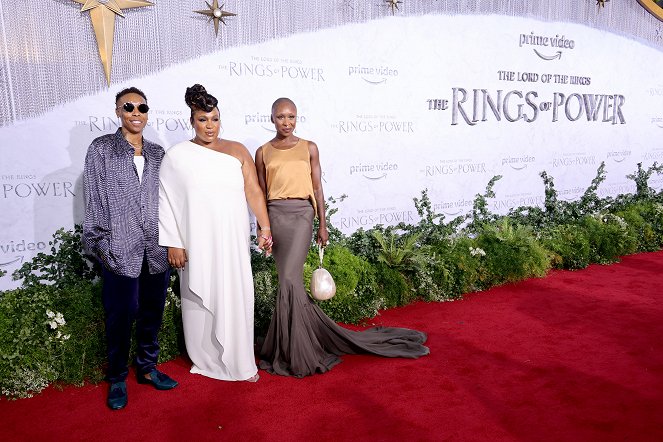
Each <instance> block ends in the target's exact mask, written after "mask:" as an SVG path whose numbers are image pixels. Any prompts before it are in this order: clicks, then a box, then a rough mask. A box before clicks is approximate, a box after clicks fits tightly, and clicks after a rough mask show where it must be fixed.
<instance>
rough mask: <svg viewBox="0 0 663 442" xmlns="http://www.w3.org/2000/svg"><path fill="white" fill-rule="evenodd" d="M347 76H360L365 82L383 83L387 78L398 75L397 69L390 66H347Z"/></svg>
mask: <svg viewBox="0 0 663 442" xmlns="http://www.w3.org/2000/svg"><path fill="white" fill-rule="evenodd" d="M348 76H349V77H356V76H358V77H360V78H361V79H362V80H364V81H365V82H366V83H370V84H383V83H386V82H387V79H389V78H395V77H398V70H397V69H394V68H392V67H390V66H374V67H369V66H362V65H356V66H348Z"/></svg>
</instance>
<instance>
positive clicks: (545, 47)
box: [518, 31, 576, 61]
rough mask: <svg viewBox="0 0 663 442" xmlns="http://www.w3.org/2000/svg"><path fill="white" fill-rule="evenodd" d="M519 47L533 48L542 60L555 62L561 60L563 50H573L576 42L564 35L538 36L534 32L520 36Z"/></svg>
mask: <svg viewBox="0 0 663 442" xmlns="http://www.w3.org/2000/svg"><path fill="white" fill-rule="evenodd" d="M518 45H519V46H520V47H521V48H522V47H531V48H532V51H533V52H534V54H536V56H537V57H539V58H540V59H541V60H545V61H553V60H561V58H562V54H563V52H564V51H563V50H566V49H568V50H572V49H573V48H575V46H576V43H575V41H573V40H571V39H569V38H566V36H564V34H562V35H559V34H555V35H554V36H553V35H538V34H535V33H534V31H532V32H530V33H529V34H520V36H519V37H518Z"/></svg>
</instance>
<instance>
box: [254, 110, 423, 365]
mask: <svg viewBox="0 0 663 442" xmlns="http://www.w3.org/2000/svg"><path fill="white" fill-rule="evenodd" d="M272 122H273V123H274V126H275V127H276V136H275V137H274V138H273V139H272V140H270V141H269V142H267V143H265V144H264V145H263V146H261V147H260V148H258V150H257V151H256V155H255V164H256V168H257V171H258V181H259V183H260V186H261V187H262V189H263V192H264V194H265V195H266V198H267V210H268V213H269V220H270V224H271V226H270V227H271V232H272V237H273V238H274V245H273V247H272V251H273V253H274V259H275V261H276V269H277V271H278V275H279V290H278V294H277V298H276V308H275V310H274V315H273V316H272V320H271V323H270V325H269V330H268V332H267V336H266V337H265V342H264V343H263V345H262V348H261V350H260V359H261V360H260V368H262V369H265V370H267V371H268V372H270V373H273V374H280V375H284V376H296V377H303V376H308V375H312V374H315V373H316V372H317V373H324V372H326V371H328V370H329V369H331V368H332V367H333V366H334V365H336V364H338V363H339V362H341V360H340V358H339V356H340V355H343V354H358V353H371V354H376V355H380V356H388V357H408V358H417V357H419V356H423V355H426V354H428V352H429V351H428V348H427V347H425V346H424V345H423V343H424V342H425V341H426V334H424V333H422V332H419V331H416V330H409V329H403V328H392V327H377V328H373V329H369V330H366V331H363V332H356V331H352V330H347V329H345V328H343V327H340V326H339V325H337V324H336V323H335V322H334V321H332V320H331V319H330V318H329V317H327V315H325V314H324V312H323V311H322V310H321V309H320V308H319V307H318V306H317V305H316V304H315V303H314V302H313V301H312V300H311V299H310V298H309V297H308V295H307V293H306V289H305V288H304V281H303V271H304V262H305V261H306V255H307V254H308V251H309V248H310V246H311V237H312V229H313V218H314V217H315V216H316V215H317V217H318V219H319V228H318V232H317V242H318V243H319V244H321V245H323V246H324V245H326V244H327V241H328V239H329V234H328V233H327V223H326V220H325V199H324V194H323V191H322V180H321V176H322V171H321V168H320V160H319V154H318V147H317V146H316V144H315V143H314V142H312V141H307V140H303V139H301V138H298V137H296V136H295V134H294V130H295V126H296V124H297V107H296V106H295V103H293V102H292V100H290V99H289V98H279V99H278V100H276V101H275V102H274V104H273V105H272ZM262 230H265V229H264V228H263V229H262Z"/></svg>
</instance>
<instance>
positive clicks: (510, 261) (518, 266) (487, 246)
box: [476, 217, 550, 285]
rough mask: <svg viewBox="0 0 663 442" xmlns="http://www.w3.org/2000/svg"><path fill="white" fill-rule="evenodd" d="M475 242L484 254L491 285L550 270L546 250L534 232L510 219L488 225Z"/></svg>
mask: <svg viewBox="0 0 663 442" xmlns="http://www.w3.org/2000/svg"><path fill="white" fill-rule="evenodd" d="M476 242H477V246H478V247H479V249H480V250H482V251H483V252H485V256H484V265H485V268H486V273H487V277H486V279H487V282H488V284H489V285H496V284H502V283H505V282H515V281H520V280H522V279H525V278H531V277H533V276H538V277H540V276H544V275H545V274H546V272H547V271H548V269H549V268H550V260H549V258H548V254H547V251H546V250H545V249H544V248H543V247H542V246H541V244H539V243H538V242H537V240H536V237H535V235H534V233H533V229H532V228H531V227H529V226H523V225H520V224H513V222H512V221H510V220H509V218H507V217H505V218H502V219H501V220H500V221H498V222H497V223H495V224H487V225H485V226H484V229H483V230H482V231H481V232H480V233H479V236H478V237H477V240H476ZM480 254H481V255H483V253H481V252H480Z"/></svg>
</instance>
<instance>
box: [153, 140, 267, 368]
mask: <svg viewBox="0 0 663 442" xmlns="http://www.w3.org/2000/svg"><path fill="white" fill-rule="evenodd" d="M160 182H161V187H160V202H159V203H160V210H159V212H160V215H159V243H160V244H161V245H163V246H170V247H180V248H184V249H186V252H187V256H188V259H189V261H188V262H187V264H186V266H185V267H184V269H183V270H182V271H181V275H180V276H181V284H180V288H181V295H182V318H183V323H184V337H185V341H186V348H187V353H188V354H189V357H190V358H191V360H192V361H193V364H194V365H193V367H192V368H191V372H192V373H199V374H202V375H205V376H208V377H211V378H215V379H222V380H245V379H248V378H250V377H251V376H253V375H254V374H256V372H257V368H256V364H255V358H254V353H253V278H252V275H251V263H250V256H249V247H250V246H249V216H248V210H247V203H246V198H245V195H244V178H243V176H242V170H241V163H240V162H239V160H237V159H236V158H234V157H232V156H230V155H226V154H223V153H219V152H216V151H213V150H211V149H207V148H204V147H202V146H199V145H197V144H194V143H192V142H190V141H186V142H184V143H180V144H178V145H176V146H173V147H172V148H171V149H169V150H168V152H167V153H166V156H165V157H164V160H163V163H162V166H161V175H160Z"/></svg>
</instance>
